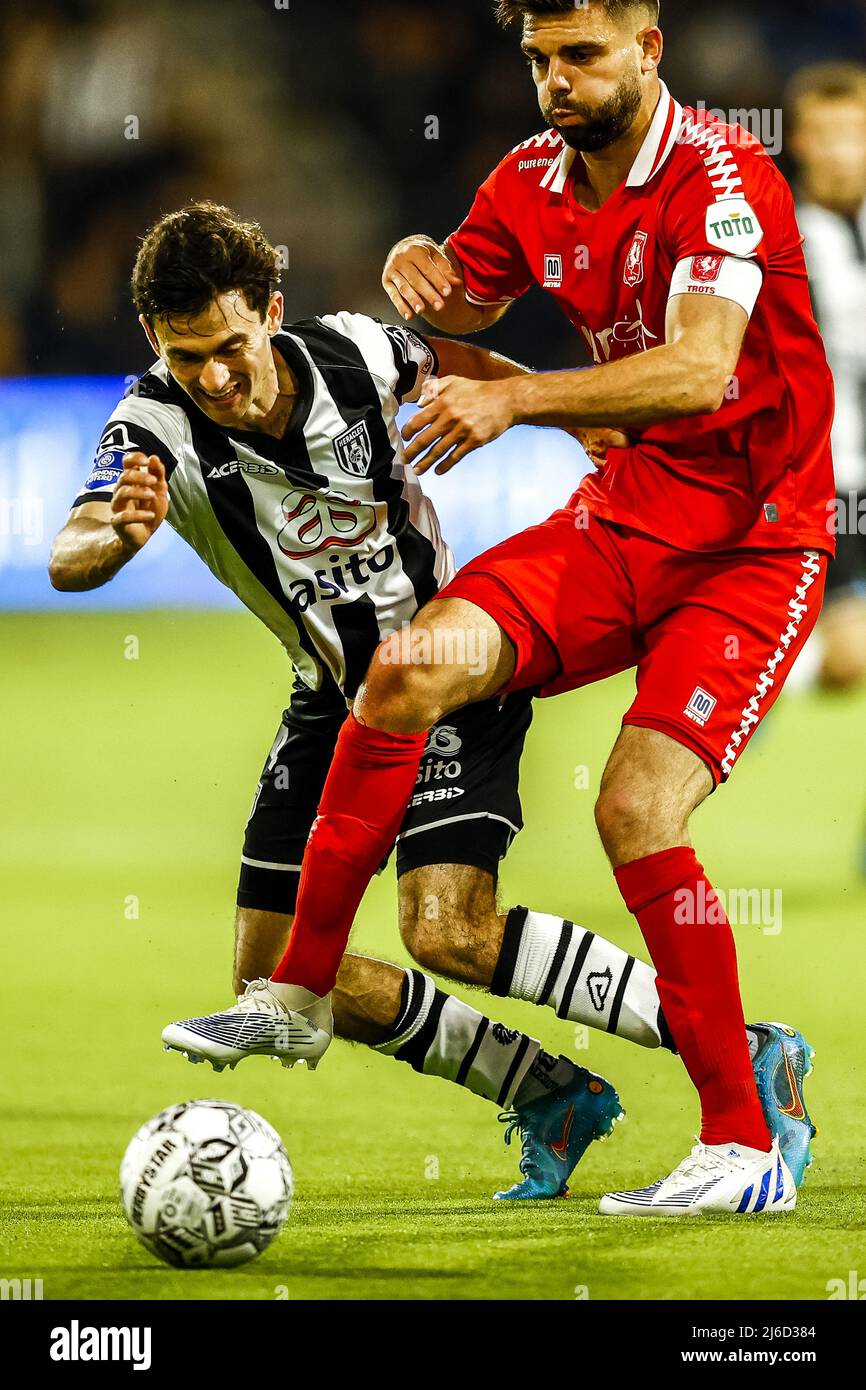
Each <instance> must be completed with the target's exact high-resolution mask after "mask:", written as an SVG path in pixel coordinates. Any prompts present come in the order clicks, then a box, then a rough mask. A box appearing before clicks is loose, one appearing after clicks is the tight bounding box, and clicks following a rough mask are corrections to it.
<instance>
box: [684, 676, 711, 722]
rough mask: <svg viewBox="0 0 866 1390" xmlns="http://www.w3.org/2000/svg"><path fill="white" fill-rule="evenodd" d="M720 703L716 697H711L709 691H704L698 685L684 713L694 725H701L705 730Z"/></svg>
mask: <svg viewBox="0 0 866 1390" xmlns="http://www.w3.org/2000/svg"><path fill="white" fill-rule="evenodd" d="M718 703H719V702H718V700H717V699H716V698H715V696H714V695H710V694H709V693H708V691H706V690H702V689H701V687H700V686H699V685H698V686H696V687H695V693H694V695H693V696H692V698H691V699H690V700H689V703H688V704H687V705H686V707H685V709H684V710H683V713H684V714H685V715H686V717H687V718H688V719H691V720H692V722H693V723H695V724H700V726H701V728H703V727H704V725H705V724H706V722H707V720H708V719H709V717H710V715H711V714H712V712H713V710H714V709H715V708H716V705H717V704H718Z"/></svg>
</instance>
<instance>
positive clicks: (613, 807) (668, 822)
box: [595, 781, 682, 862]
mask: <svg viewBox="0 0 866 1390" xmlns="http://www.w3.org/2000/svg"><path fill="white" fill-rule="evenodd" d="M674 821H675V822H676V824H674V823H673V822H674ZM681 821H682V817H681V816H679V815H674V814H673V808H672V807H671V805H670V803H669V802H668V801H667V800H666V798H664V797H660V796H658V795H656V794H655V790H654V788H653V787H652V786H647V785H644V784H642V783H640V782H634V781H629V782H612V783H611V784H610V785H609V786H603V787H602V789H601V791H600V792H599V795H598V800H597V801H596V803H595V823H596V826H597V828H598V833H599V835H600V837H601V842H602V844H603V845H604V848H605V850H606V851H607V853H608V855H609V856H610V858H611V859H614V860H617V861H619V862H624V861H626V860H629V859H637V858H640V857H641V856H642V855H644V854H649V853H651V852H652V848H653V846H654V845H655V843H656V842H657V840H658V839H659V837H661V838H669V837H670V836H671V835H674V837H676V834H678V833H680V830H681V828H682V827H681V824H680V823H681Z"/></svg>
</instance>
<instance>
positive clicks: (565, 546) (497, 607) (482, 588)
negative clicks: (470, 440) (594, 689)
mask: <svg viewBox="0 0 866 1390" xmlns="http://www.w3.org/2000/svg"><path fill="white" fill-rule="evenodd" d="M442 598H443V599H449V598H463V599H466V600H468V601H469V602H471V603H473V604H475V605H476V606H477V607H479V608H481V609H483V610H484V612H486V613H487V614H489V616H490V617H491V618H493V620H494V621H495V622H496V624H497V626H498V627H499V628H501V630H502V631H503V632H504V633H505V635H506V636H507V637H508V639H509V640H510V643H511V646H512V648H513V650H514V673H513V675H512V677H511V680H510V681H509V683H508V686H507V687H506V689H508V690H509V691H516V690H528V689H538V688H542V693H543V694H545V695H548V694H551V695H552V694H558V693H560V692H561V691H564V690H571V689H574V688H576V687H577V686H581V685H586V684H588V683H589V682H591V681H596V680H602V679H603V678H604V677H606V676H609V675H612V674H614V672H617V671H622V670H625V669H626V668H627V667H629V666H633V665H634V664H635V661H636V660H637V651H636V648H635V645H634V632H635V626H636V615H635V604H634V590H633V585H632V582H631V579H630V576H629V573H628V566H627V560H626V548H625V546H624V544H623V538H622V533H621V531H620V530H619V528H617V527H614V526H611V525H609V524H608V523H606V522H603V521H601V520H600V519H599V518H597V517H595V516H592V515H591V514H590V513H589V512H587V511H586V509H585V508H583V507H582V506H578V507H576V508H574V509H572V508H570V507H566V508H561V509H560V510H559V511H557V512H554V513H553V515H552V516H551V517H548V519H547V521H544V522H542V523H541V524H540V525H539V526H532V527H529V528H528V529H527V530H526V531H522V532H520V534H519V535H516V536H512V537H511V538H510V539H509V540H507V541H504V542H503V543H502V544H501V545H498V546H494V547H493V549H492V550H488V551H486V552H485V553H484V554H483V555H480V556H478V558H477V559H475V560H471V561H470V562H469V564H468V565H466V566H465V567H464V568H463V569H462V570H461V571H460V572H459V574H458V575H457V576H456V578H455V579H454V580H452V582H451V584H449V585H448V586H447V587H446V588H445V589H444V590H443V591H442Z"/></svg>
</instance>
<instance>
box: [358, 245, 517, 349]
mask: <svg viewBox="0 0 866 1390" xmlns="http://www.w3.org/2000/svg"><path fill="white" fill-rule="evenodd" d="M382 287H383V289H384V290H385V293H386V294H387V295H388V298H389V299H390V300H391V303H392V304H393V305H394V308H395V309H396V310H397V312H398V314H400V315H402V317H403V318H404V319H406V320H409V319H411V318H413V317H414V316H415V315H416V314H420V315H421V316H422V317H423V318H425V319H426V320H427V322H428V323H430V324H432V325H433V327H434V328H439V329H441V330H442V332H443V333H458V334H463V333H477V332H479V331H480V329H482V328H489V327H490V325H491V324H493V323H496V321H497V319H501V318H502V315H503V314H504V313H505V311H506V309H508V307H509V303H510V301H508V300H506V301H504V302H503V303H501V304H473V303H472V301H471V300H469V299H467V298H466V290H465V286H464V283H463V269H462V266H461V265H460V262H459V261H458V259H457V257H456V255H455V254H454V252H453V251H452V250H451V248H450V247H449V245H448V243H447V241H446V242H445V243H444V244H443V245H441V246H440V245H439V244H438V243H437V242H435V241H434V240H433V239H432V237H428V236H423V235H415V236H408V237H404V238H403V240H402V241H398V242H397V244H396V246H393V247H392V248H391V250H390V252H389V253H388V259H387V261H386V262H385V269H384V271H383V273H382Z"/></svg>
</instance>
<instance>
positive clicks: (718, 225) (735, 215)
mask: <svg viewBox="0 0 866 1390" xmlns="http://www.w3.org/2000/svg"><path fill="white" fill-rule="evenodd" d="M706 234H707V241H708V242H709V243H710V246H717V247H718V249H719V250H720V251H727V252H728V253H729V254H730V255H732V256H751V255H753V254H754V252H755V251H757V249H758V247H759V246H760V244H761V242H762V241H763V240H764V229H763V227H762V226H761V224H760V222H759V220H758V214H757V213H756V212H755V210H754V208H753V207H751V206H750V205H749V204H748V203H747V202H746V200H745V198H723V199H721V201H719V202H718V203H712V204H711V205H710V207H708V208H707V223H706Z"/></svg>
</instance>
